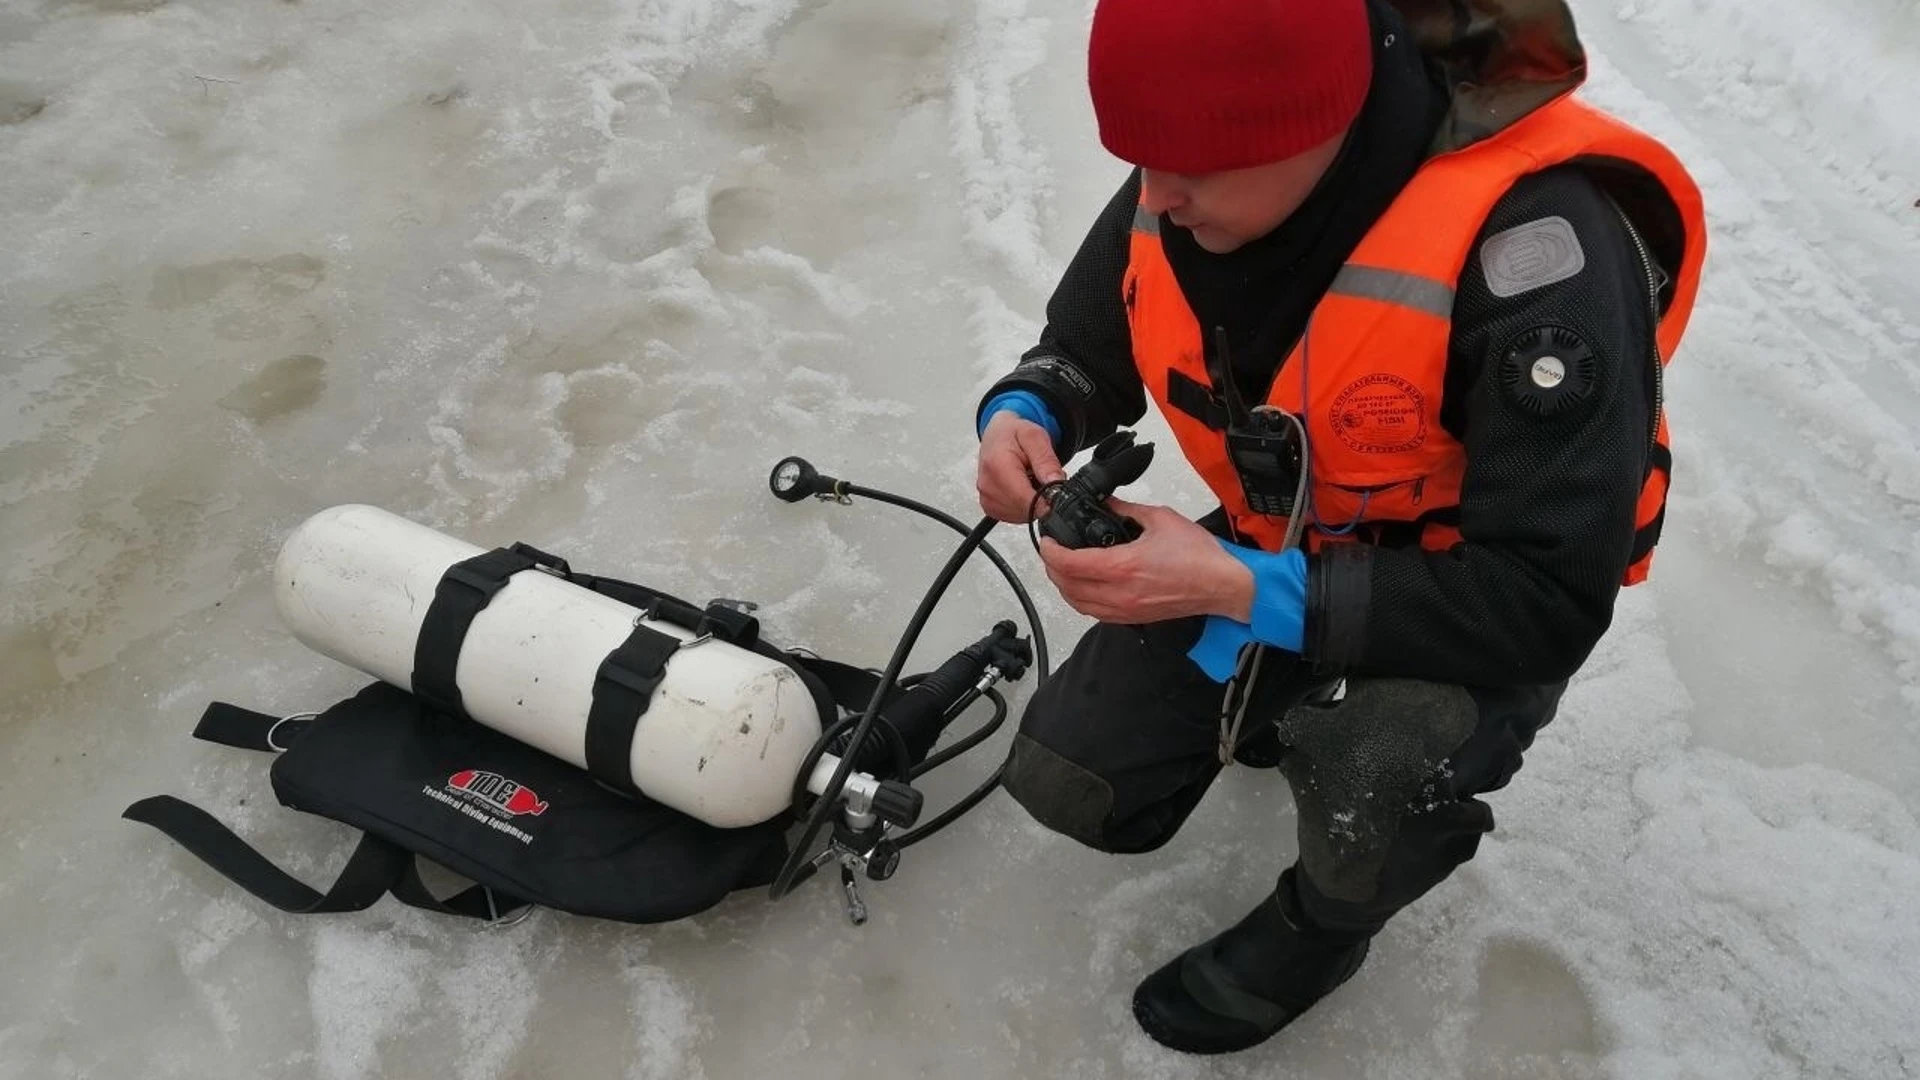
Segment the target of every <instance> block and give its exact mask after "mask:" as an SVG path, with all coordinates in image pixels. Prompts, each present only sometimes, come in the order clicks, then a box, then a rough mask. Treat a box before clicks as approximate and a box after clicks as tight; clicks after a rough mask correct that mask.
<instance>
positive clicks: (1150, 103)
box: [1087, 0, 1373, 175]
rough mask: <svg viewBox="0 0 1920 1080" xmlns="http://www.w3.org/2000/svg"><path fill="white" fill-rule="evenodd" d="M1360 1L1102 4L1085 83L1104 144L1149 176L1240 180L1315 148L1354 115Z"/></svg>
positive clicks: (1361, 71) (1366, 67) (1369, 61)
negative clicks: (1236, 175)
mask: <svg viewBox="0 0 1920 1080" xmlns="http://www.w3.org/2000/svg"><path fill="white" fill-rule="evenodd" d="M1371 38H1372V32H1371V30H1370V28H1369V26H1368V23H1367V5H1366V0H1100V2H1099V5H1098V6H1097V7H1096V8H1095V9H1094V12H1093V39H1092V42H1091V43H1090V44H1089V46H1088V48H1087V83H1088V86H1089V87H1090V88H1091V90H1092V91H1093V111H1094V115H1095V116H1096V117H1098V118H1099V121H1100V142H1101V143H1102V144H1103V145H1105V146H1106V148H1107V149H1108V151H1110V152H1111V153H1112V154H1113V155H1114V156H1115V157H1118V158H1120V159H1121V160H1122V161H1127V162H1130V163H1132V164H1135V165H1140V166H1143V167H1145V168H1149V169H1161V170H1165V171H1167V172H1175V173H1185V174H1189V175H1192V174H1199V173H1210V172H1224V171H1226V170H1228V169H1244V168H1248V167H1250V166H1254V165H1264V164H1267V163H1268V162H1273V161H1280V160H1283V159H1285V158H1290V157H1293V156H1294V155H1295V154H1298V153H1301V152H1302V151H1305V150H1309V149H1312V148H1313V147H1315V146H1318V145H1320V144H1321V143H1324V142H1326V141H1327V140H1328V139H1331V138H1333V137H1334V136H1335V135H1338V134H1340V132H1341V131H1343V130H1345V129H1346V127H1347V125H1348V124H1351V123H1352V122H1353V118H1354V117H1356V116H1358V115H1359V114H1360V105H1361V102H1363V101H1365V100H1366V96H1367V86H1368V84H1369V83H1370V82H1371V81H1372V78H1373V43H1372V40H1371Z"/></svg>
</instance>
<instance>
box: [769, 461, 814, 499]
mask: <svg viewBox="0 0 1920 1080" xmlns="http://www.w3.org/2000/svg"><path fill="white" fill-rule="evenodd" d="M819 479H820V473H819V472H818V471H817V470H815V469H814V467H813V466H812V465H809V464H808V463H807V459H805V458H797V457H790V458H782V459H781V460H780V463H779V464H777V465H775V466H774V467H773V474H772V475H771V476H769V477H767V486H768V487H770V488H772V489H773V494H774V497H775V498H778V499H781V500H784V501H786V502H799V501H800V500H801V499H804V498H806V497H807V496H809V495H812V494H814V493H815V492H817V491H818V490H819V487H818V483H817V481H818V480H819Z"/></svg>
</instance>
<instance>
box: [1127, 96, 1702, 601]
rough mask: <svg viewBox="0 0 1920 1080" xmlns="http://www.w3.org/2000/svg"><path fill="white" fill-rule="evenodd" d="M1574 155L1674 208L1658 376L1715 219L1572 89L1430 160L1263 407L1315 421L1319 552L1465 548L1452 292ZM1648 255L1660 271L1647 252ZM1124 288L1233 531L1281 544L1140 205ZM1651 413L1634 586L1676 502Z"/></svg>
mask: <svg viewBox="0 0 1920 1080" xmlns="http://www.w3.org/2000/svg"><path fill="white" fill-rule="evenodd" d="M1576 158H1577V159H1582V160H1597V161H1599V162H1602V163H1605V164H1607V165H1613V166H1625V167H1627V168H1628V169H1629V170H1635V171H1637V173H1638V174H1641V175H1640V177H1639V179H1640V180H1644V179H1646V178H1651V180H1652V181H1654V182H1655V183H1656V184H1657V188H1656V189H1654V190H1657V191H1659V192H1663V193H1664V197H1665V199H1666V200H1667V201H1668V202H1670V203H1671V208H1672V210H1673V211H1674V212H1675V213H1677V219H1678V222H1679V235H1677V236H1675V237H1673V240H1674V241H1675V242H1676V243H1677V245H1678V247H1677V253H1678V255H1679V257H1678V259H1677V260H1673V262H1677V264H1678V265H1677V269H1674V281H1673V283H1672V288H1671V293H1670V297H1669V299H1667V301H1666V303H1665V306H1664V308H1663V309H1662V310H1659V311H1658V312H1657V316H1658V321H1657V333H1656V340H1657V348H1658V351H1659V358H1658V364H1657V365H1656V369H1657V368H1658V367H1661V366H1664V365H1665V364H1666V363H1667V362H1668V361H1669V360H1670V359H1671V358H1672V356H1673V353H1674V350H1675V348H1677V347H1678V345H1679V344H1680V337H1681V334H1682V333H1683V332H1684V331H1685V329H1686V325H1687V319H1688V316H1689V315H1691V314H1692V311H1693V302H1694V297H1695V294H1696V292H1697V291H1698V288H1699V280H1700V266H1701V262H1702V260H1703V259H1704V258H1705V254H1706V229H1705V222H1704V218H1703V215H1702V211H1701V204H1700V193H1699V190H1698V189H1697V188H1696V187H1695V185H1694V183H1693V180H1692V178H1691V177H1689V176H1688V175H1687V172H1686V170H1685V169H1684V168H1683V167H1682V166H1681V164H1680V162H1679V160H1678V159H1676V158H1675V157H1674V156H1673V154H1672V153H1671V152H1670V151H1668V150H1667V149H1666V147H1664V146H1662V145H1661V144H1660V143H1658V142H1656V141H1655V140H1654V139H1653V138H1652V137H1651V136H1648V135H1646V134H1643V133H1642V132H1639V131H1637V130H1635V129H1633V128H1631V127H1628V126H1627V125H1625V124H1623V123H1621V122H1619V121H1618V120H1615V119H1613V118H1612V117H1609V116H1607V115H1606V114H1604V113H1602V112H1600V111H1599V110H1597V109H1594V108H1592V107H1591V106H1588V105H1586V104H1584V103H1583V102H1580V101H1577V100H1575V99H1574V98H1572V97H1563V98H1560V99H1559V100H1557V101H1554V102H1552V103H1550V104H1548V105H1545V106H1542V107H1541V108H1539V109H1538V110H1536V111H1535V112H1533V113H1532V114H1530V115H1528V116H1526V117H1525V118H1523V119H1521V120H1519V121H1517V122H1516V123H1514V124H1513V125H1512V126H1511V127H1508V128H1507V129H1505V130H1503V131H1501V132H1499V133H1497V134H1495V135H1492V136H1490V137H1488V138H1487V139H1484V140H1482V141H1480V142H1477V143H1474V144H1472V145H1470V146H1467V147H1465V148H1464V149H1460V150H1454V151H1451V152H1449V153H1445V154H1441V155H1439V156H1436V157H1434V158H1431V159H1430V160H1428V161H1427V162H1426V163H1425V164H1423V165H1422V166H1421V167H1420V169H1419V171H1418V172H1417V173H1415V175H1414V177H1413V179H1412V180H1411V181H1410V182H1409V183H1408V184H1407V186H1406V188H1405V189H1404V190H1403V191H1402V192H1401V193H1400V195H1399V196H1398V197H1397V198H1396V199H1395V200H1394V202H1393V204H1392V205H1391V206H1390V207H1388V209H1387V211H1386V213H1385V214H1383V215H1382V216H1381V218H1380V220H1379V221H1378V222H1376V223H1375V224H1374V226H1373V228H1372V229H1371V230H1370V231H1369V232H1368V233H1367V235H1366V237H1365V238H1364V239H1362V240H1361V241H1360V245H1359V246H1358V247H1357V248H1355V249H1354V252H1353V254H1352V255H1351V256H1349V257H1348V259H1347V262H1346V264H1345V265H1344V266H1343V267H1341V269H1340V271H1339V273H1338V275H1337V276H1336V277H1335V278H1334V281H1333V285H1332V286H1331V287H1330V288H1329V289H1328V290H1327V293H1326V295H1325V296H1324V297H1323V298H1322V299H1321V300H1320V303H1319V304H1318V305H1317V306H1316V307H1315V308H1314V311H1313V315H1312V317H1311V318H1310V319H1309V320H1308V323H1307V329H1306V331H1305V333H1303V334H1302V335H1301V340H1300V341H1299V342H1298V343H1297V344H1296V345H1295V346H1294V349H1293V352H1292V354H1290V355H1289V356H1288V357H1287V358H1286V361H1285V364H1284V365H1283V366H1282V367H1281V369H1280V373H1279V375H1278V376H1276V378H1275V379H1274V381H1273V386H1272V389H1271V391H1270V392H1269V395H1268V397H1267V399H1266V402H1265V403H1266V404H1269V405H1273V406H1275V407H1277V408H1280V409H1283V410H1286V411H1288V412H1292V413H1294V414H1296V415H1303V416H1304V417H1305V419H1306V422H1307V435H1308V447H1309V453H1310V459H1311V470H1310V477H1311V482H1310V486H1309V489H1308V490H1309V494H1310V503H1309V504H1308V505H1310V506H1311V514H1312V520H1311V521H1310V522H1308V523H1307V524H1308V525H1309V527H1308V528H1307V529H1306V530H1305V532H1304V534H1303V535H1305V536H1306V537H1307V538H1308V539H1307V543H1308V545H1309V549H1310V550H1312V549H1317V548H1318V547H1320V546H1321V545H1323V544H1325V543H1329V542H1333V541H1338V540H1355V539H1357V540H1369V539H1371V540H1374V541H1376V542H1381V541H1382V539H1383V538H1390V537H1392V536H1395V535H1401V536H1406V537H1408V538H1411V537H1412V536H1414V535H1417V537H1418V541H1419V543H1420V545H1421V546H1422V547H1425V548H1427V549H1429V550H1446V549H1448V548H1451V547H1452V546H1454V545H1455V544H1459V543H1461V542H1462V536H1461V534H1460V531H1459V528H1458V511H1459V503H1460V485H1461V480H1462V477H1463V476H1464V475H1465V473H1466V451H1465V448H1464V447H1462V446H1461V444H1460V443H1459V442H1458V441H1457V440H1456V439H1454V437H1453V436H1452V435H1450V434H1448V432H1447V430H1446V429H1445V428H1444V427H1442V426H1441V423H1440V405H1441V395H1442V392H1443V390H1444V387H1445V382H1446V369H1447V345H1448V340H1449V338H1450V336H1451V332H1452V316H1453V301H1454V290H1455V288H1456V286H1457V285H1458V284H1459V280H1460V275H1461V272H1462V270H1463V269H1464V268H1465V266H1466V265H1467V259H1468V258H1469V256H1470V255H1471V254H1472V247H1473V242H1474V239H1475V238H1476V237H1477V236H1478V235H1479V233H1480V229H1481V227H1482V226H1483V225H1484V224H1485V222H1486V219H1487V216H1488V215H1489V214H1490V213H1491V212H1492V210H1493V207H1494V204H1495V203H1496V202H1498V201H1499V200H1500V198H1501V196H1503V195H1505V194H1506V193H1507V191H1508V190H1509V189H1510V188H1511V187H1512V186H1513V185H1514V183H1515V182H1516V181H1518V180H1519V179H1520V178H1521V177H1523V176H1525V175H1527V174H1528V173H1532V172H1537V171H1539V170H1541V169H1545V168H1548V167H1551V166H1553V165H1558V164H1561V163H1563V162H1567V161H1571V160H1573V159H1576ZM1635 225H1636V234H1642V233H1645V232H1646V228H1647V223H1644V222H1640V221H1637V220H1636V221H1635ZM1669 231H1671V230H1669ZM1673 262H1669V264H1668V265H1669V268H1672V267H1673ZM1647 265H1648V266H1649V268H1651V267H1652V266H1653V265H1654V264H1653V261H1652V259H1651V256H1650V255H1649V257H1648V261H1647ZM1649 284H1650V285H1651V284H1652V283H1651V282H1650V283H1649ZM1123 287H1124V288H1125V290H1126V291H1125V296H1126V299H1127V310H1128V320H1129V322H1130V324H1131V327H1132V331H1133V355H1134V363H1135V365H1136V366H1137V367H1138V368H1139V371H1140V375H1141V378H1142V379H1143V381H1144V382H1145V385H1146V387H1147V390H1148V392H1149V393H1151V394H1152V395H1153V398H1154V401H1155V402H1156V403H1157V404H1158V405H1159V407H1160V411H1161V413H1162V414H1164V415H1165V416H1166V418H1167V423H1168V425H1169V426H1170V427H1172V429H1173V434H1174V437H1175V438H1176V439H1178V441H1179V443H1180V448H1181V450H1182V452H1183V453H1185V455H1186V457H1187V460H1188V461H1190V462H1192V463H1193V466H1194V468H1195V469H1196V470H1198V471H1199V473H1200V475H1201V477H1202V478H1204V479H1205V480H1206V482H1207V486H1208V487H1210V488H1212V489H1213V492H1214V494H1215V495H1216V496H1217V497H1218V498H1219V499H1220V502H1221V505H1223V506H1224V507H1225V508H1226V509H1227V512H1228V513H1229V514H1230V515H1231V517H1232V521H1233V526H1234V528H1235V529H1236V530H1237V532H1238V533H1239V535H1240V537H1242V538H1243V539H1245V540H1248V541H1251V542H1253V543H1255V544H1257V545H1258V546H1260V547H1261V548H1263V549H1266V550H1269V551H1272V550H1277V549H1278V548H1279V547H1280V545H1281V543H1282V542H1283V537H1284V536H1285V534H1286V531H1287V525H1288V521H1287V519H1285V518H1281V517H1270V516H1264V515H1261V514H1257V513H1254V512H1253V511H1252V510H1251V509H1250V508H1249V507H1248V505H1247V499H1246V496H1245V493H1244V492H1243V491H1242V490H1241V487H1240V479H1239V475H1238V474H1237V473H1236V472H1235V471H1234V468H1233V464H1232V462H1231V461H1230V459H1229V458H1228V455H1227V444H1226V438H1225V435H1224V433H1223V431H1222V430H1220V428H1219V427H1217V426H1216V425H1217V424H1219V423H1220V420H1219V418H1218V416H1217V415H1216V413H1217V410H1218V405H1217V402H1216V401H1214V399H1213V398H1212V395H1211V380H1210V379H1209V377H1208V374H1207V367H1206V360H1205V353H1204V350H1203V348H1202V338H1201V328H1200V324H1199V321H1198V319H1197V318H1196V317H1195V316H1194V314H1193V310H1192V308H1191V307H1190V306H1189V305H1188V304H1187V301H1186V297H1185V296H1183V295H1182V294H1181V292H1180V286H1179V284H1178V283H1177V282H1176V281H1175V280H1174V276H1173V270H1172V267H1170V266H1169V265H1168V263H1167V258H1166V254H1165V252H1164V250H1163V249H1162V248H1161V245H1160V237H1159V221H1158V219H1157V218H1155V217H1154V216H1153V215H1151V214H1149V213H1147V212H1146V211H1145V210H1144V209H1141V210H1140V211H1139V212H1138V213H1137V214H1136V216H1135V224H1134V231H1133V237H1132V253H1131V259H1130V262H1129V264H1128V267H1127V273H1126V278H1125V282H1124V286H1123ZM1647 362H1648V363H1649V364H1653V363H1654V360H1653V358H1651V357H1649V358H1648V360H1647ZM1654 408H1655V410H1656V419H1655V423H1654V424H1653V425H1652V427H1653V429H1654V430H1653V431H1652V432H1650V437H1651V439H1652V445H1651V446H1650V447H1649V455H1648V470H1647V476H1646V479H1645V482H1644V484H1643V486H1642V488H1641V491H1640V499H1639V504H1638V506H1637V507H1636V511H1635V520H1634V525H1635V537H1634V545H1633V551H1632V555H1631V561H1630V565H1629V567H1628V569H1627V573H1626V584H1629V585H1632V584H1636V583H1638V582H1640V581H1643V580H1645V578H1646V576H1647V568H1648V564H1649V563H1650V562H1651V560H1652V556H1653V546H1654V543H1655V542H1656V541H1657V540H1658V539H1659V532H1660V525H1661V522H1662V520H1663V518H1664V515H1665V510H1666V496H1667V484H1668V476H1669V472H1670V469H1671V463H1672V458H1671V452H1670V450H1669V443H1668V436H1667V422H1666V416H1665V414H1664V411H1662V410H1660V408H1659V402H1658V401H1657V400H1656V401H1655V403H1654ZM1295 512H1296V513H1301V512H1303V510H1302V509H1296V511H1295ZM1395 529H1397V530H1398V531H1397V532H1395V531H1394V530H1395ZM1388 542H1391V541H1390V540H1389V541H1388Z"/></svg>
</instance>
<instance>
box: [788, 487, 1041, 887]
mask: <svg viewBox="0 0 1920 1080" xmlns="http://www.w3.org/2000/svg"><path fill="white" fill-rule="evenodd" d="M783 464H784V463H783ZM778 476H779V468H778V467H776V469H775V478H776V482H777V479H778ZM841 486H843V487H847V488H848V490H849V491H850V490H851V487H850V486H848V485H841ZM774 493H775V494H780V490H779V488H778V487H775V491H774ZM882 501H886V500H882ZM998 524H999V522H997V521H995V520H994V519H993V518H990V517H984V518H981V519H980V523H979V524H978V525H975V526H974V527H973V529H972V531H970V532H968V533H967V538H966V539H965V540H964V541H962V542H961V544H960V546H959V547H958V548H956V549H955V550H954V553H953V554H952V555H951V556H949V557H948V558H947V563H946V565H945V566H943V567H941V568H940V575H939V576H938V577H936V578H935V579H934V581H933V585H932V587H930V588H929V589H928V590H927V594H926V595H925V596H923V597H921V599H920V606H919V608H918V609H916V610H915V611H914V613H913V618H912V619H911V620H909V621H908V623H907V629H906V632H905V633H904V634H902V635H901V636H900V642H899V644H897V645H895V646H894V649H893V656H892V658H890V659H889V660H888V661H887V667H886V670H885V671H884V672H883V673H882V674H881V676H880V685H879V686H877V687H875V688H874V691H873V700H871V701H869V702H868V703H867V708H866V711H865V712H863V713H862V714H861V716H860V722H859V723H858V724H857V725H855V726H854V729H853V736H852V738H850V739H849V740H848V742H847V745H848V746H852V747H860V746H864V745H866V741H867V733H868V732H870V731H872V730H873V725H874V722H875V721H876V720H878V719H879V717H880V706H881V705H882V703H884V702H885V701H886V698H887V690H888V689H889V688H890V687H892V686H893V685H894V683H895V682H896V681H897V680H898V679H899V678H900V669H901V668H902V667H904V666H906V662H907V654H908V653H910V652H912V651H913V646H914V644H915V643H916V642H918V641H919V640H920V632H921V631H922V630H924V629H926V625H927V620H928V619H929V618H930V617H932V615H933V609H934V608H935V607H937V606H938V605H939V603H940V598H941V597H942V596H944V595H946V591H947V587H948V586H949V585H951V584H953V579H954V578H955V577H957V576H959V573H960V568H961V567H962V566H964V565H965V564H966V561H967V557H968V556H970V555H972V554H973V552H974V549H976V548H978V547H980V546H981V545H982V544H983V543H985V541H986V538H987V534H988V533H989V532H992V531H993V527H994V526H995V525H998ZM1022 598H1023V599H1024V598H1025V597H1024V594H1023V597H1022ZM1034 628H1035V632H1036V633H1038V630H1039V623H1038V622H1037V621H1036V622H1035V623H1034ZM855 756H856V755H855V754H848V755H846V756H845V757H843V758H841V759H840V764H839V765H838V766H836V767H835V768H834V770H833V777H832V778H831V779H829V780H828V781H827V786H826V790H824V791H822V792H821V793H820V797H819V798H818V799H816V800H815V801H814V804H813V809H812V810H811V811H810V812H809V813H808V814H807V823H806V828H805V829H803V830H802V831H801V833H800V839H799V840H798V841H797V842H796V843H795V844H794V847H793V852H792V853H791V854H790V855H788V856H787V861H786V864H785V865H784V866H782V867H781V868H780V873H779V875H778V876H777V877H775V878H774V879H773V885H772V887H771V888H770V889H769V890H768V895H769V896H771V897H772V898H773V899H775V900H778V899H780V898H782V897H784V896H786V895H787V893H789V892H791V891H793V887H794V885H796V884H797V883H798V881H797V880H796V879H797V878H798V877H799V875H800V872H801V870H802V869H804V868H805V867H806V866H807V864H808V861H809V855H808V853H809V852H810V851H811V850H812V848H813V841H814V839H815V838H816V837H818V836H819V835H820V830H821V828H822V827H824V826H825V825H826V823H827V819H829V818H830V817H832V816H833V814H834V812H835V811H836V810H838V809H839V804H840V798H839V796H840V793H841V792H842V791H843V790H845V788H846V784H847V777H848V776H850V775H852V774H853V766H854V758H855ZM995 779H996V780H998V774H996V776H995Z"/></svg>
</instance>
